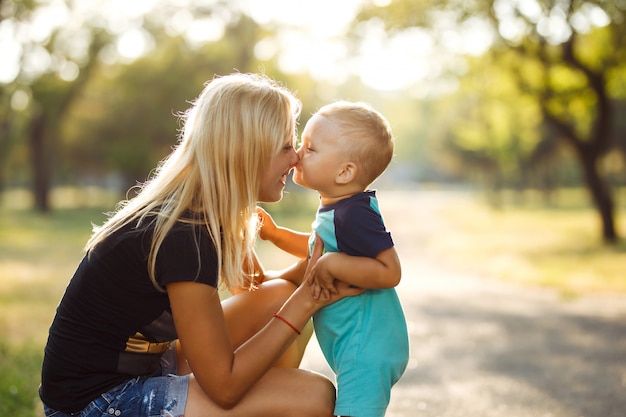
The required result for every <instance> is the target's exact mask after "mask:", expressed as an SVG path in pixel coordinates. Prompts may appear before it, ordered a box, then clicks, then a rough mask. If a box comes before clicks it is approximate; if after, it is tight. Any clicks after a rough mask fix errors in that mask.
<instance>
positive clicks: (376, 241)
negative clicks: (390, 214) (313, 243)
mask: <svg viewBox="0 0 626 417" xmlns="http://www.w3.org/2000/svg"><path fill="white" fill-rule="evenodd" d="M335 234H336V237H337V247H338V250H339V252H344V253H346V254H348V255H351V256H368V257H370V258H375V257H376V256H377V255H378V254H379V253H380V252H382V251H383V250H385V249H389V248H391V247H393V240H392V238H391V234H390V233H389V232H388V231H387V230H386V228H385V224H384V223H383V219H382V217H381V215H380V214H379V213H377V212H376V211H374V210H373V209H372V208H371V207H369V206H368V205H365V204H357V205H350V206H347V207H344V208H343V209H342V210H336V211H335Z"/></svg>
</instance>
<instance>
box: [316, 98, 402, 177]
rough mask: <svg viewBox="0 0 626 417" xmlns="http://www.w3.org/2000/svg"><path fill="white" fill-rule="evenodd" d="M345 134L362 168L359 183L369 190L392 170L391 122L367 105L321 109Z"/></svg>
mask: <svg viewBox="0 0 626 417" xmlns="http://www.w3.org/2000/svg"><path fill="white" fill-rule="evenodd" d="M316 114H317V115H320V116H323V117H326V118H328V119H330V120H332V121H334V122H336V123H337V125H338V126H339V127H340V129H341V130H342V133H343V136H342V138H341V140H343V141H347V143H342V145H347V146H346V147H345V149H346V150H347V151H348V154H349V157H350V159H351V160H352V161H353V162H355V163H356V164H357V165H358V167H359V178H358V180H359V181H360V182H361V183H363V185H364V186H365V187H367V186H369V185H370V184H371V183H372V182H374V180H375V179H376V178H378V177H379V176H380V175H381V174H382V173H383V172H384V171H385V169H387V167H388V166H389V163H390V162H391V159H392V158H393V152H394V142H395V140H394V137H393V133H392V132H391V126H390V125H389V122H388V121H387V119H386V118H385V117H384V116H383V115H382V114H381V113H379V112H378V111H376V110H375V109H374V108H373V107H372V106H370V105H369V104H367V103H363V102H350V101H344V100H341V101H336V102H334V103H331V104H327V105H325V106H323V107H322V108H320V109H319V110H318V111H317V113H316Z"/></svg>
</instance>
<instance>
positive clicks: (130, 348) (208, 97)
mask: <svg viewBox="0 0 626 417" xmlns="http://www.w3.org/2000/svg"><path fill="white" fill-rule="evenodd" d="M299 113H300V102H299V101H298V100H296V99H295V98H294V96H293V95H292V94H291V93H290V92H289V91H288V90H286V89H285V88H283V87H280V86H278V85H277V84H276V83H274V82H272V81H271V80H269V79H268V78H266V77H262V76H256V75H250V74H247V75H246V74H232V75H229V76H225V77H219V78H215V79H214V80H212V81H211V82H209V83H208V84H207V85H206V87H205V89H204V90H203V92H202V94H201V95H200V97H199V98H198V99H197V100H196V102H195V103H194V104H193V106H192V108H191V109H190V110H189V111H188V112H187V113H186V114H185V115H184V116H183V120H184V128H183V131H182V137H181V141H180V143H179V144H178V146H177V147H176V148H175V149H174V151H173V152H172V153H171V154H170V155H169V156H168V157H167V158H166V159H165V160H164V161H163V162H162V163H161V164H160V165H159V167H158V168H157V170H156V172H155V174H154V175H153V177H152V178H151V179H150V180H149V181H148V182H147V183H146V184H144V186H143V187H142V188H141V190H140V192H139V193H138V195H137V196H136V197H134V198H133V199H131V200H130V201H127V202H125V203H124V204H122V205H121V206H120V207H119V208H118V210H117V212H116V213H114V214H113V215H112V216H111V217H110V218H109V219H108V221H107V222H106V223H105V224H104V225H103V226H101V227H98V228H95V229H94V233H93V235H92V236H91V238H90V240H89V241H88V243H87V246H86V255H85V257H84V258H83V260H82V262H81V263H80V265H79V267H78V269H77V271H76V273H75V274H74V277H73V278H72V280H71V282H70V283H69V285H68V288H67V290H66V293H65V295H64V296H63V299H62V300H61V303H60V305H59V307H58V310H57V314H56V316H55V319H54V321H53V323H52V326H51V328H50V334H49V338H48V343H47V345H46V348H45V356H44V363H43V369H42V385H41V388H40V396H41V399H42V401H43V403H44V409H45V412H46V415H47V416H52V415H55V416H59V417H62V416H65V415H80V416H96V415H113V416H152V415H167V416H182V415H183V414H184V415H185V416H187V417H195V416H239V415H248V416H250V415H254V416H264V415H268V416H269V415H271V416H281V415H283V416H292V415H293V416H295V415H297V416H309V415H310V416H325V415H327V416H331V415H332V410H333V405H334V398H335V397H334V394H335V391H334V387H333V385H332V383H331V382H330V381H329V380H327V379H326V378H324V377H322V376H320V375H317V374H313V373H309V372H306V371H303V370H298V369H285V368H278V367H272V365H273V364H274V363H275V362H276V361H277V359H278V358H279V357H280V355H281V354H282V353H283V352H284V351H285V350H286V348H287V347H288V346H289V345H290V344H291V343H292V342H293V341H294V340H295V338H296V337H297V335H298V334H299V332H300V329H302V328H303V327H304V325H305V324H306V323H307V322H308V320H309V319H310V317H311V316H312V315H313V313H315V312H316V311H317V310H319V309H320V308H321V307H323V306H324V305H327V304H328V303H329V302H331V301H336V300H337V299H339V298H341V297H343V296H348V295H354V294H356V293H358V292H359V290H357V289H352V288H349V287H348V286H347V285H346V286H343V287H342V290H341V292H340V294H339V295H338V296H337V297H335V298H334V299H332V300H330V301H329V300H322V299H316V298H314V297H313V295H312V293H311V289H310V287H309V286H307V285H303V286H299V287H297V288H296V287H295V286H294V285H293V284H291V283H289V282H287V281H286V280H283V279H275V280H270V281H266V282H262V283H260V284H258V282H259V281H263V279H262V275H263V271H262V270H261V271H253V272H256V273H257V275H259V276H260V279H255V277H254V276H252V275H254V274H252V273H246V270H249V269H250V268H249V267H247V266H248V265H255V264H256V260H255V257H254V252H253V243H254V240H255V236H256V232H257V230H256V229H257V227H258V225H257V216H256V211H255V206H256V203H257V202H258V201H261V202H273V201H278V200H280V199H281V198H282V193H283V190H284V187H285V181H286V178H287V175H288V173H289V171H290V170H291V169H292V168H293V166H294V165H295V164H296V163H297V162H298V156H297V155H296V152H295V150H294V139H295V126H296V119H297V117H298V116H299ZM315 255H319V251H318V253H317V254H315ZM314 261H315V257H314V258H313V260H312V262H311V264H312V263H314ZM304 265H305V264H304V263H300V264H296V265H295V266H294V267H293V268H291V269H288V270H286V272H285V274H302V273H304V272H305V271H303V269H304ZM248 272H250V271H248ZM251 280H252V282H253V284H249V283H250V281H251ZM246 283H248V285H249V286H251V287H256V288H255V290H254V291H244V292H241V293H238V294H237V295H235V296H233V297H231V298H229V299H228V300H226V301H224V302H223V303H222V302H220V299H219V295H218V284H223V285H224V286H227V287H228V288H237V287H240V286H242V285H246ZM173 341H174V342H173ZM174 374H178V375H183V376H176V375H174Z"/></svg>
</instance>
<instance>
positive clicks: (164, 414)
mask: <svg viewBox="0 0 626 417" xmlns="http://www.w3.org/2000/svg"><path fill="white" fill-rule="evenodd" d="M168 356H169V357H171V355H167V354H166V355H164V359H165V357H168ZM162 365H166V366H165V367H164V368H163V369H164V371H166V370H167V371H171V370H174V369H175V365H174V366H172V363H170V364H164V363H163V360H162ZM168 365H169V366H168ZM164 373H165V372H164ZM188 387H189V376H188V375H185V376H177V375H173V374H168V375H162V376H154V377H136V378H133V379H131V380H128V381H126V382H124V383H123V384H120V385H118V386H117V387H115V388H113V389H112V390H110V391H107V392H105V393H104V394H101V395H100V396H99V397H98V398H96V399H95V400H93V401H92V402H91V403H89V404H88V405H87V407H85V408H84V409H83V410H82V411H80V412H77V413H72V414H67V413H63V412H60V411H56V410H53V409H51V408H50V407H48V406H46V405H45V404H44V405H43V409H44V413H45V415H46V417H53V416H54V417H104V416H106V417H182V416H183V414H184V413H185V405H186V403H187V391H188Z"/></svg>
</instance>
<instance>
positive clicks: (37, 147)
mask: <svg viewBox="0 0 626 417" xmlns="http://www.w3.org/2000/svg"><path fill="white" fill-rule="evenodd" d="M30 152H31V162H32V168H33V185H32V186H33V196H34V197H35V209H36V210H37V211H39V212H42V213H47V212H49V211H50V202H49V195H50V170H49V166H48V160H47V155H46V116H45V114H42V115H40V116H38V117H36V118H35V119H34V120H33V124H32V126H31V130H30Z"/></svg>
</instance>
